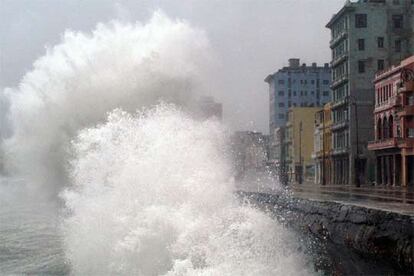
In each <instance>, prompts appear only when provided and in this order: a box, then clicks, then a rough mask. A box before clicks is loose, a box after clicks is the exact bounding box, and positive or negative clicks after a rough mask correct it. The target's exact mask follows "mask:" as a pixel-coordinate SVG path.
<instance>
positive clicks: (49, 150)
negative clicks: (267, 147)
mask: <svg viewBox="0 0 414 276" xmlns="http://www.w3.org/2000/svg"><path fill="white" fill-rule="evenodd" d="M208 53H209V46H208V41H207V39H206V37H205V35H204V33H203V32H201V31H199V30H197V29H194V28H191V27H190V26H189V25H188V24H187V23H186V22H182V21H173V20H170V19H168V18H167V17H165V16H163V15H162V14H160V13H156V14H155V15H154V16H153V18H152V19H151V20H150V21H149V23H148V24H145V25H143V24H140V23H137V24H124V23H123V24H121V23H117V22H112V23H111V24H107V25H105V24H99V25H98V26H97V28H96V30H94V31H93V32H92V33H91V34H84V33H79V32H78V33H76V32H69V31H68V32H66V33H65V35H64V36H63V40H62V43H61V44H59V45H57V46H55V47H53V48H51V49H48V51H47V54H46V55H45V56H44V57H41V58H40V59H38V60H37V61H36V62H35V63H34V68H33V70H32V71H31V72H29V73H28V74H27V75H26V76H25V77H24V78H23V80H22V82H21V83H20V85H19V87H18V88H15V89H7V90H6V91H5V92H6V94H7V97H8V100H7V101H8V102H9V103H10V106H9V117H8V121H9V122H10V127H11V132H12V133H11V136H10V137H9V138H8V139H6V140H5V141H4V142H3V145H2V149H3V150H4V151H5V152H6V155H7V160H6V165H7V169H8V170H9V171H10V172H13V173H16V174H17V173H18V174H20V175H21V176H23V177H24V178H25V179H26V183H28V184H29V187H35V188H34V190H40V191H43V192H46V193H48V194H60V198H61V199H62V200H63V201H64V204H65V208H64V215H63V218H62V220H63V221H62V233H63V237H64V238H63V239H64V248H65V255H66V258H67V260H68V263H69V264H70V266H71V271H72V273H73V274H75V275H114V274H115V275H306V274H309V273H310V270H309V269H308V265H307V261H306V260H307V258H306V256H304V254H303V253H302V252H300V250H298V249H297V248H298V243H297V241H296V238H295V236H294V235H293V234H291V233H289V232H287V231H286V230H285V228H284V227H283V226H282V225H280V224H278V223H277V222H276V221H274V220H273V219H271V218H270V217H269V216H268V215H267V214H265V213H263V212H261V211H259V210H257V209H256V208H254V207H252V206H250V205H249V204H248V203H245V204H240V203H239V202H238V200H236V199H235V197H234V194H233V192H234V183H233V178H232V170H231V164H230V160H229V159H228V157H227V155H226V153H227V152H228V149H227V136H226V130H225V129H224V127H223V126H222V124H221V123H219V122H218V121H215V120H205V121H198V120H195V119H192V117H191V115H189V114H188V112H186V110H187V109H186V106H187V105H188V104H189V103H190V102H191V97H192V95H193V93H194V92H195V91H197V87H198V86H197V83H198V81H199V80H200V79H201V75H202V71H200V70H201V69H200V68H202V67H203V66H204V65H205V64H206V63H208V58H209V54H208ZM160 101H162V103H160ZM137 110H138V111H137Z"/></svg>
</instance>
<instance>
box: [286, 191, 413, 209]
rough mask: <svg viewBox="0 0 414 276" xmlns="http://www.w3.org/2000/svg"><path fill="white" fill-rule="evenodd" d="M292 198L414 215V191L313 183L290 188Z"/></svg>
mask: <svg viewBox="0 0 414 276" xmlns="http://www.w3.org/2000/svg"><path fill="white" fill-rule="evenodd" d="M288 189H289V191H291V193H292V196H294V197H298V198H304V199H311V200H318V201H335V202H341V203H344V204H351V205H356V206H363V207H367V208H372V209H380V210H384V211H389V212H396V213H400V214H406V215H414V190H413V189H412V187H411V188H404V187H384V186H361V187H355V186H345V185H344V186H340V185H326V186H320V185H315V184H311V183H307V184H302V185H298V184H297V185H292V186H289V188H288Z"/></svg>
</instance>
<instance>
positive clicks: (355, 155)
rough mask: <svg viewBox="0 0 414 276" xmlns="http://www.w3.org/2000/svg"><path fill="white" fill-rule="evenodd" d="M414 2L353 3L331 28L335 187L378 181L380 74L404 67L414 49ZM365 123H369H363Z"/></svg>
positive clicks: (367, 0)
mask: <svg viewBox="0 0 414 276" xmlns="http://www.w3.org/2000/svg"><path fill="white" fill-rule="evenodd" d="M413 9H414V5H413V3H412V1H395V0H364V1H362V0H360V1H357V2H350V1H348V2H347V3H346V4H345V5H344V7H343V8H342V9H341V10H340V11H339V12H338V13H337V14H335V15H334V16H333V17H332V19H331V20H330V21H329V23H328V24H327V25H326V27H327V28H329V29H330V30H331V41H330V48H331V50H332V61H331V68H332V84H331V89H332V100H333V103H332V118H333V123H332V127H331V131H332V142H333V149H332V154H331V157H332V162H333V176H332V181H333V183H334V184H350V185H351V184H356V185H359V184H360V183H366V182H369V181H371V180H373V178H374V158H373V155H372V154H371V153H370V152H369V151H368V150H367V144H368V141H369V140H371V139H372V137H373V127H372V126H373V121H372V112H373V108H374V106H373V103H374V86H373V84H372V80H373V79H374V76H375V73H376V72H377V71H379V70H383V69H384V68H386V67H388V66H390V65H392V64H396V63H399V62H400V61H401V60H402V59H404V58H405V57H407V56H409V55H411V54H412V52H413V49H414V37H413ZM362 118H363V119H362Z"/></svg>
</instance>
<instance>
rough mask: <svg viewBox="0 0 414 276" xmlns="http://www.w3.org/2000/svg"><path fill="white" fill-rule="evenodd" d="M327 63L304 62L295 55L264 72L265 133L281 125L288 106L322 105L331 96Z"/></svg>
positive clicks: (284, 122) (284, 121)
mask: <svg viewBox="0 0 414 276" xmlns="http://www.w3.org/2000/svg"><path fill="white" fill-rule="evenodd" d="M330 72H331V71H330V69H329V64H328V63H325V65H324V66H317V64H316V63H312V65H311V66H307V65H306V64H305V63H304V64H302V65H301V64H300V60H299V59H298V58H291V59H289V66H287V67H283V68H282V69H280V70H278V71H277V72H276V73H274V74H271V75H268V76H267V77H266V78H265V82H267V83H268V84H269V103H270V106H269V114H270V117H269V133H273V132H274V129H276V128H278V127H283V126H284V125H285V124H286V121H287V112H288V110H289V108H291V107H315V106H323V105H324V104H325V103H327V102H328V101H330V100H331V93H330V88H329V85H330V79H331V73H330Z"/></svg>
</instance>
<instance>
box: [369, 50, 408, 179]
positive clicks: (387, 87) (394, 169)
mask: <svg viewBox="0 0 414 276" xmlns="http://www.w3.org/2000/svg"><path fill="white" fill-rule="evenodd" d="M374 121H375V123H374V129H375V140H374V141H372V142H370V144H369V146H368V148H369V149H370V150H372V151H374V152H375V155H376V174H375V176H376V177H375V178H376V183H377V184H378V185H390V186H414V56H412V57H410V58H407V59H405V60H403V61H402V62H401V64H400V65H399V66H392V67H390V68H389V69H388V70H385V71H382V72H379V73H378V74H377V75H376V78H375V110H374Z"/></svg>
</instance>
